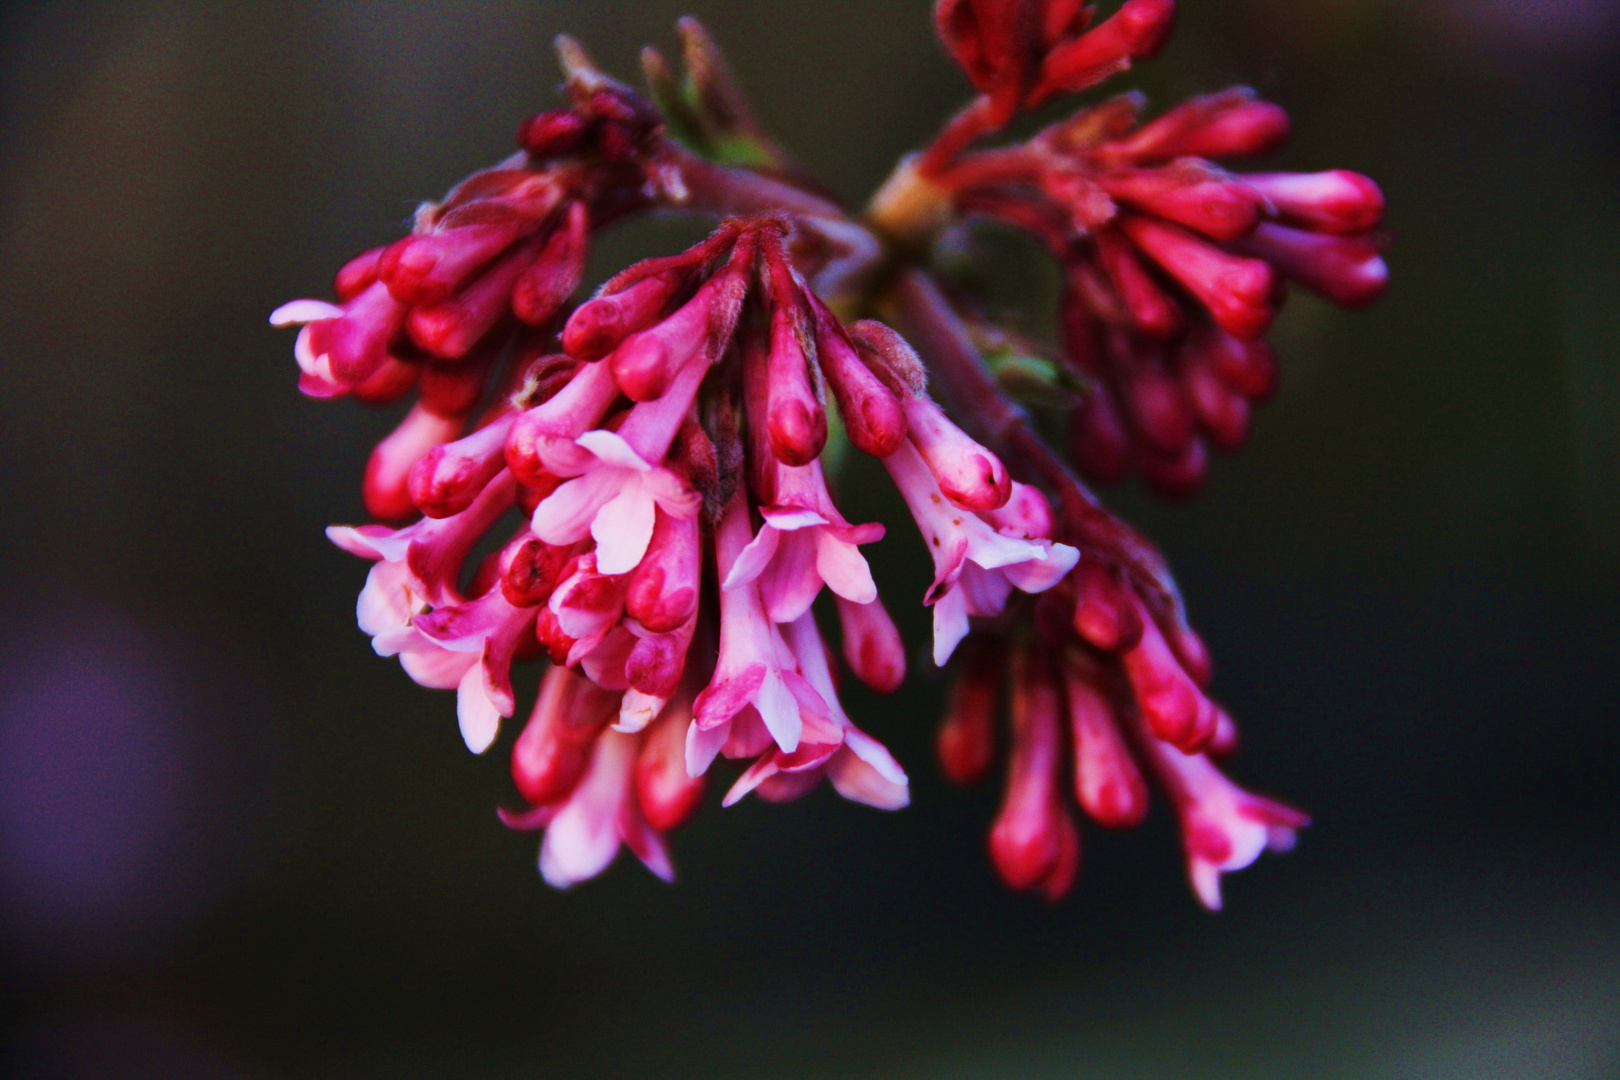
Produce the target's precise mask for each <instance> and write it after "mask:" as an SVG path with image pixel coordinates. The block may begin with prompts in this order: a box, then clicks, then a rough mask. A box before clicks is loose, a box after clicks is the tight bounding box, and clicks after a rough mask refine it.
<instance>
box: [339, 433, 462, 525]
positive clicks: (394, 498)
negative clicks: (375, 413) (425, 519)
mask: <svg viewBox="0 0 1620 1080" xmlns="http://www.w3.org/2000/svg"><path fill="white" fill-rule="evenodd" d="M461 425H462V420H461V419H460V418H455V419H448V418H446V417H442V416H438V415H435V414H434V413H433V412H432V411H431V410H429V409H428V408H426V407H425V406H422V405H418V406H416V408H414V409H412V410H411V411H410V412H409V413H406V414H405V419H403V420H401V421H400V423H399V426H398V427H397V428H395V429H394V431H393V434H391V435H389V436H388V437H387V438H385V439H383V441H382V442H380V443H378V444H377V448H376V449H375V450H373V451H372V452H371V459H370V460H369V461H367V462H366V475H365V480H364V481H363V482H362V484H361V489H360V490H361V494H362V495H363V496H364V498H365V503H366V511H367V512H368V513H370V514H371V516H372V517H376V518H381V519H382V520H384V521H399V520H402V519H404V518H408V517H413V516H415V514H416V504H415V503H414V502H412V501H411V493H410V489H409V477H410V473H411V469H412V467H413V466H415V464H416V463H417V462H418V461H420V460H421V459H422V456H423V455H424V454H426V453H427V452H428V451H430V450H432V449H433V448H434V447H435V446H438V445H439V444H440V443H443V442H448V441H449V440H451V439H453V438H455V437H456V435H457V433H458V432H460V430H461Z"/></svg>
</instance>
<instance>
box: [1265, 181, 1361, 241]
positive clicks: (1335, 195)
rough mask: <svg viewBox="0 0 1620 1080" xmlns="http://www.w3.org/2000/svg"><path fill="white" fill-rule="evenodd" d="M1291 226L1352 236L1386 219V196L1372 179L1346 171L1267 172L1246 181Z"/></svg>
mask: <svg viewBox="0 0 1620 1080" xmlns="http://www.w3.org/2000/svg"><path fill="white" fill-rule="evenodd" d="M1243 179H1244V180H1245V181H1246V182H1247V183H1248V184H1249V186H1250V187H1252V188H1254V190H1255V191H1257V192H1259V193H1260V195H1262V196H1263V197H1264V198H1265V199H1266V201H1268V202H1269V203H1271V205H1272V207H1273V209H1275V210H1276V211H1277V216H1278V217H1280V218H1281V219H1282V220H1283V221H1284V222H1286V223H1287V224H1289V225H1298V226H1300V227H1302V228H1306V229H1309V230H1311V231H1312V232H1325V233H1339V234H1343V235H1351V234H1354V233H1364V232H1367V231H1369V230H1371V229H1376V228H1377V227H1378V223H1379V222H1380V221H1382V220H1383V219H1384V193H1383V192H1382V191H1381V190H1379V187H1378V185H1377V184H1375V183H1374V182H1373V181H1372V180H1370V179H1369V178H1367V177H1365V176H1362V175H1361V174H1360V173H1353V172H1349V171H1347V170H1345V169H1334V170H1332V171H1331V172H1320V173H1264V174H1260V175H1254V176H1245V177H1244V178H1243Z"/></svg>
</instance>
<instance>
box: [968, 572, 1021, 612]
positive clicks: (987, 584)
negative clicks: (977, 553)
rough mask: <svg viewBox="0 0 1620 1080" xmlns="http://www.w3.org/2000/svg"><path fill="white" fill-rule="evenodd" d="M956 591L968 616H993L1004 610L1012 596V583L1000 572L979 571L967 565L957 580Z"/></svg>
mask: <svg viewBox="0 0 1620 1080" xmlns="http://www.w3.org/2000/svg"><path fill="white" fill-rule="evenodd" d="M956 591H957V592H959V593H961V594H962V601H963V603H964V604H965V605H966V606H967V613H968V614H969V615H980V616H995V615H1000V614H1001V612H1002V611H1003V610H1004V609H1005V608H1006V606H1007V597H1008V596H1010V595H1012V582H1010V581H1008V580H1007V575H1006V574H1005V573H1003V572H1002V571H1000V570H981V569H979V567H978V566H976V565H974V564H973V563H968V564H967V565H966V566H965V567H963V568H962V576H961V577H960V578H958V579H957V590H956Z"/></svg>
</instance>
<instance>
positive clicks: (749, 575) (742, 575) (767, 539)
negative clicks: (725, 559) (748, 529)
mask: <svg viewBox="0 0 1620 1080" xmlns="http://www.w3.org/2000/svg"><path fill="white" fill-rule="evenodd" d="M781 540H782V534H781V533H779V532H777V531H776V530H775V529H774V528H772V527H771V526H769V525H766V526H765V527H764V528H762V529H760V530H759V535H758V536H755V537H754V538H753V539H752V540H750V541H748V546H747V547H745V548H743V549H742V551H741V552H740V553H739V554H738V555H737V558H736V561H734V562H733V563H732V564H731V572H730V573H728V574H727V575H726V580H725V581H722V582H721V583H720V587H721V588H722V589H735V588H737V587H738V586H741V585H746V584H748V583H749V582H750V581H753V580H754V579H755V578H757V577H759V575H760V574H762V573H763V572H764V571H765V568H766V567H767V566H769V565H770V564H771V558H772V557H773V556H774V555H775V554H776V546H777V544H779V543H781Z"/></svg>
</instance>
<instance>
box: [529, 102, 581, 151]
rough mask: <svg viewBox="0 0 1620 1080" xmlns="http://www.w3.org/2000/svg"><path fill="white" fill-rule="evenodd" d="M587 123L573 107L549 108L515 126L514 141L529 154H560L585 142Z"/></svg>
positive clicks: (579, 146)
mask: <svg viewBox="0 0 1620 1080" xmlns="http://www.w3.org/2000/svg"><path fill="white" fill-rule="evenodd" d="M589 134H590V122H589V121H588V120H586V119H585V117H583V116H581V115H580V114H579V113H577V112H575V111H574V110H573V109H552V110H551V111H550V112H543V113H541V114H540V115H538V116H531V117H529V119H527V120H525V121H523V123H522V124H521V125H520V126H519V127H518V131H517V142H518V145H519V146H521V147H523V149H524V150H525V151H527V152H528V153H529V154H530V155H531V156H532V157H537V158H547V157H562V156H563V155H565V154H572V153H573V152H575V151H576V150H579V149H580V148H581V147H583V146H584V145H585V140H586V138H587V137H588V136H589Z"/></svg>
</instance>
